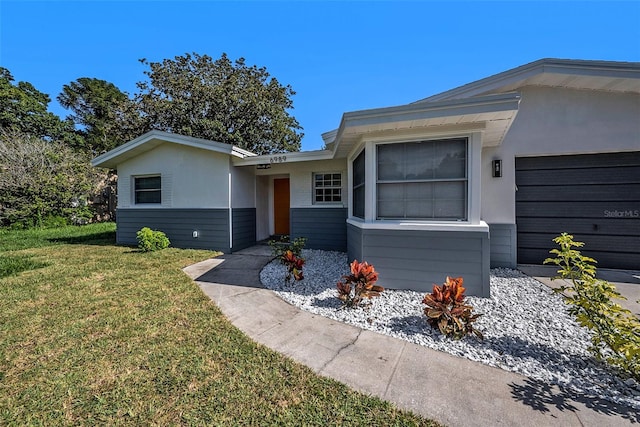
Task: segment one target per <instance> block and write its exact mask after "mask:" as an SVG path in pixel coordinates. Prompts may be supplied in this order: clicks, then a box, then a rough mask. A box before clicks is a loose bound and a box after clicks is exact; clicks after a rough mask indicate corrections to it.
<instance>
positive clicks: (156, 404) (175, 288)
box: [0, 224, 435, 426]
mask: <svg viewBox="0 0 640 427" xmlns="http://www.w3.org/2000/svg"><path fill="white" fill-rule="evenodd" d="M114 230H115V227H114V225H113V224H98V225H91V226H84V227H66V228H62V229H57V230H28V231H0V248H1V249H0V256H1V257H2V258H3V259H5V261H3V263H7V265H9V264H10V263H14V265H17V267H10V268H9V269H8V270H7V271H9V272H10V274H11V275H8V274H7V275H6V277H4V278H2V279H1V280H0V336H1V337H2V339H1V340H0V425H16V426H17V425H74V426H75V425H95V424H101V425H141V424H144V425H239V424H241V425H247V424H248V425H274V424H275V425H338V424H340V425H435V423H431V422H430V421H428V420H424V419H422V418H420V417H418V416H415V415H413V414H411V413H408V412H404V411H400V410H399V409H397V408H395V407H394V406H393V405H391V404H390V403H387V402H384V401H381V400H379V399H377V398H373V397H368V396H365V395H362V394H360V393H357V392H354V391H352V390H350V389H349V388H348V387H346V386H344V385H342V384H340V383H338V382H336V381H333V380H331V379H327V378H323V377H319V376H317V375H315V374H314V373H313V372H312V371H311V370H310V369H308V368H306V367H305V366H302V365H300V364H297V363H295V362H294V361H292V360H290V359H288V358H286V357H284V356H282V355H280V354H278V353H276V352H273V351H271V350H269V349H268V348H266V347H263V346H260V345H259V344H256V343H255V342H253V341H251V340H250V339H249V338H247V337H246V336H245V335H244V334H242V333H241V332H240V331H239V330H238V329H236V328H235V327H234V326H233V325H231V324H230V323H229V322H228V321H227V320H226V318H225V317H224V316H223V315H222V313H221V312H220V311H219V310H218V309H217V307H216V306H215V304H214V303H213V302H212V301H210V300H209V299H208V298H207V297H206V296H204V295H203V293H202V292H201V291H200V289H199V288H198V287H197V285H195V284H194V283H193V282H192V281H191V280H190V279H189V278H187V276H186V275H185V274H184V273H183V272H182V271H181V268H182V267H184V266H186V265H189V264H192V263H194V262H197V261H201V260H203V259H206V258H209V257H211V256H212V255H213V254H212V252H209V251H201V250H180V249H171V248H170V249H165V250H163V251H159V252H151V253H141V252H138V251H136V250H133V249H132V248H129V247H121V246H115V245H114V244H113V242H114V238H115V233H114ZM8 259H13V260H14V261H10V262H7V261H6V260H8ZM3 265H4V264H3ZM3 271H4V270H3ZM345 369H348V367H347V366H345Z"/></svg>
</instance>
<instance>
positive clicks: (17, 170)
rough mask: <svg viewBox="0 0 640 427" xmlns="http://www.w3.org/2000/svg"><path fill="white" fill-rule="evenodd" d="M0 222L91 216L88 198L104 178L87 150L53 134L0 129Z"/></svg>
mask: <svg viewBox="0 0 640 427" xmlns="http://www.w3.org/2000/svg"><path fill="white" fill-rule="evenodd" d="M0 171H2V173H0V226H12V227H32V226H41V225H43V224H44V223H45V222H47V219H48V218H52V217H57V218H60V219H62V221H64V222H66V221H69V222H76V223H79V222H82V221H85V220H88V219H90V218H91V216H92V213H91V211H90V209H89V207H88V206H87V203H86V201H87V198H88V197H89V195H90V194H92V193H95V191H96V189H97V188H98V186H99V183H100V182H101V181H102V180H103V179H104V177H103V175H104V174H103V173H102V172H100V171H99V170H97V169H96V168H93V167H91V165H90V164H89V159H88V158H87V156H86V154H85V153H81V152H78V151H74V150H73V149H72V148H70V147H69V146H68V145H66V144H62V143H59V142H57V141H55V140H51V141H45V140H43V139H41V138H38V137H36V136H34V135H27V134H23V133H21V132H18V131H7V130H0Z"/></svg>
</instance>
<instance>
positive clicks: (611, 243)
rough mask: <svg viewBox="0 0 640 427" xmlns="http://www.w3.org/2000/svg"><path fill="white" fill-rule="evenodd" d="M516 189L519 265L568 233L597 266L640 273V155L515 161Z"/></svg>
mask: <svg viewBox="0 0 640 427" xmlns="http://www.w3.org/2000/svg"><path fill="white" fill-rule="evenodd" d="M516 185H517V188H518V191H517V192H516V223H517V224H518V234H517V245H518V262H519V263H524V264H541V263H542V262H543V261H544V260H545V258H547V257H549V256H550V254H549V250H550V249H552V248H554V247H555V244H554V243H553V242H552V241H551V240H552V239H553V238H554V237H556V236H557V235H559V234H560V233H562V232H567V233H569V234H572V235H573V236H574V238H575V240H578V241H581V242H584V243H585V247H584V249H583V250H582V252H583V253H584V254H585V255H587V256H591V257H593V258H595V259H596V260H597V261H598V266H599V267H605V268H622V269H638V268H640V151H639V152H625V153H602V154H588V155H572V156H552V157H526V158H516Z"/></svg>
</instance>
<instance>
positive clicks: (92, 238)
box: [47, 231, 116, 246]
mask: <svg viewBox="0 0 640 427" xmlns="http://www.w3.org/2000/svg"><path fill="white" fill-rule="evenodd" d="M47 241H49V242H50V243H54V244H55V243H64V244H69V245H95V246H113V245H115V244H116V232H115V231H100V232H96V233H91V234H84V235H81V236H70V237H53V238H50V239H47Z"/></svg>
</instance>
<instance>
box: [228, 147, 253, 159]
mask: <svg viewBox="0 0 640 427" xmlns="http://www.w3.org/2000/svg"><path fill="white" fill-rule="evenodd" d="M231 150H232V151H231V154H232V155H233V156H236V157H240V158H241V159H243V158H245V157H254V156H257V154H256V153H254V152H252V151H249V150H245V149H244V148H240V147H238V146H235V145H234V146H232V149H231Z"/></svg>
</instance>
